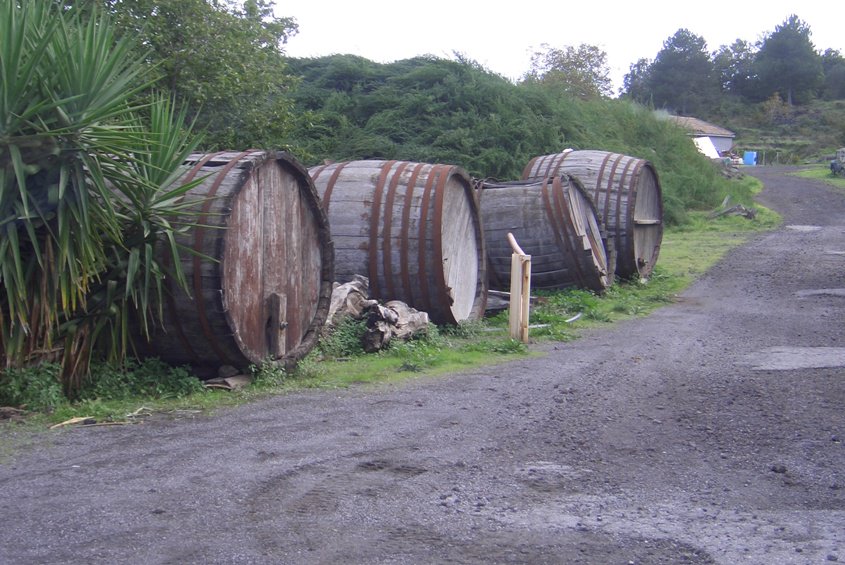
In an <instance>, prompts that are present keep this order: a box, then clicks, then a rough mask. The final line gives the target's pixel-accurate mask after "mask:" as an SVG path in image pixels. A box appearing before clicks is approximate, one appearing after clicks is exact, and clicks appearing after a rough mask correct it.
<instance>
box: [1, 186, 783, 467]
mask: <svg viewBox="0 0 845 565" xmlns="http://www.w3.org/2000/svg"><path fill="white" fill-rule="evenodd" d="M735 186H736V187H737V190H736V191H735V193H733V194H732V196H731V197H732V199H733V200H732V201H733V202H746V203H751V201H752V200H753V194H755V193H756V192H757V191H759V188H760V187H759V184H757V185H755V184H754V182H752V181H748V182H745V181H744V182H742V183H736V184H735ZM757 209H758V214H757V216H756V218H755V219H754V220H748V219H745V218H742V217H738V216H724V217H720V218H718V219H709V218H708V214H707V213H704V212H695V213H690V219H689V222H688V223H687V224H685V225H684V226H683V227H680V228H670V229H667V230H666V232H665V233H664V237H663V240H662V244H661V251H660V256H659V259H658V263H657V265H656V267H655V269H654V273H653V275H652V276H651V277H650V279H649V280H648V281H639V280H634V281H627V282H617V284H615V285H613V286H612V287H611V288H610V289H608V290H607V291H606V292H605V293H604V294H603V295H601V296H598V295H596V294H594V293H591V292H588V291H584V290H577V289H570V290H565V291H557V292H542V293H539V292H538V293H535V295H536V297H537V300H536V303H535V305H534V306H533V307H532V310H531V320H530V324H531V326H532V327H531V330H530V335H531V340H532V342H533V343H539V342H544V341H568V340H572V339H577V338H578V336H579V332H581V331H582V330H584V329H587V328H593V327H596V326H602V325H607V324H612V323H614V322H616V321H619V320H622V319H626V318H632V317H637V316H644V315H647V314H648V313H650V312H652V311H654V310H655V309H656V308H659V307H661V306H664V305H666V304H669V303H671V302H673V301H674V300H675V298H676V296H677V294H678V293H679V292H680V291H682V290H683V289H684V288H686V287H687V286H688V285H689V284H690V283H692V282H693V281H694V280H695V279H696V278H698V277H699V276H700V275H701V274H703V273H704V272H706V271H707V270H708V269H710V268H711V267H713V266H714V265H715V264H716V263H717V262H718V261H719V260H720V259H721V258H722V257H723V256H724V254H725V253H726V252H728V251H729V250H730V249H732V248H734V247H736V246H738V245H740V244H742V243H743V242H745V241H746V240H747V239H748V238H749V237H751V236H752V235H754V234H755V233H757V232H760V231H763V230H769V229H772V228H774V227H775V226H777V225H778V224H779V222H780V218H779V217H778V216H777V215H776V214H774V213H773V212H771V211H768V210H765V209H760V208H759V207H757ZM576 317H577V320H574V321H573V318H576ZM507 328H508V320H507V312H502V313H499V314H498V315H496V316H493V317H489V318H486V319H485V320H483V321H480V322H472V323H466V324H461V325H459V326H457V327H437V326H434V325H430V326H429V327H428V329H427V331H426V332H424V333H423V334H422V335H420V336H419V337H417V338H415V339H412V340H410V341H408V342H394V343H392V344H391V346H390V347H389V348H388V349H386V350H384V351H381V352H379V353H376V354H369V355H368V354H365V353H363V351H362V348H361V341H360V338H361V335H362V334H363V332H364V331H365V326H364V324H363V322H360V321H355V320H347V321H346V322H343V323H342V324H341V325H340V326H339V328H338V329H337V330H336V331H335V332H334V333H333V334H332V335H331V336H330V337H328V338H325V339H323V340H321V342H320V344H319V346H318V347H317V348H316V349H315V350H314V351H313V352H312V353H311V354H310V355H308V356H307V357H306V358H305V359H304V360H302V361H301V362H300V363H299V366H298V367H297V369H296V370H295V371H293V372H292V373H287V372H286V371H284V370H283V369H282V368H280V367H278V366H277V365H274V364H272V363H263V364H260V365H259V366H256V367H253V368H252V376H253V382H252V384H251V385H249V386H247V387H245V388H243V389H240V390H237V391H220V390H213V389H206V388H203V387H202V386H199V381H197V380H196V379H194V378H193V377H191V376H190V375H189V374H187V372H186V371H185V370H184V369H180V368H170V367H166V366H164V365H163V364H151V362H145V363H142V364H135V365H132V366H131V367H124V368H123V369H120V368H108V367H103V368H101V369H100V370H99V371H100V372H97V373H95V377H96V378H95V379H93V380H92V382H91V383H90V384H89V386H88V387H87V388H86V389H85V390H83V393H82V394H81V395H80V398H78V399H77V400H76V401H74V402H68V401H67V400H65V399H63V397H62V396H61V394H60V389H58V388H56V387H55V383H57V382H58V381H57V377H56V375H55V371H56V370H57V368H56V367H50V366H43V367H40V368H37V374H20V373H15V372H14V371H12V372H10V371H5V372H0V393H4V394H5V393H8V391H13V392H14V393H15V394H16V395H17V396H14V397H11V396H9V395H8V394H7V397H5V398H4V397H0V405H2V404H6V405H14V406H20V405H25V406H27V407H28V408H29V409H30V410H33V411H34V413H33V414H32V415H31V416H29V417H28V418H26V422H27V424H26V425H25V426H2V427H0V433H2V435H3V436H6V435H7V432H4V431H2V430H4V429H5V430H11V431H12V435H14V434H16V433H19V432H21V431H22V430H23V429H24V428H26V427H30V426H31V427H32V429H43V428H44V427H45V426H47V425H50V424H53V423H57V422H63V421H66V420H68V419H70V418H75V417H83V416H84V417H91V418H94V419H95V420H97V421H98V422H122V421H123V422H125V421H135V420H132V418H133V417H138V416H139V415H140V416H144V415H149V414H153V413H156V414H165V415H166V414H173V415H175V416H180V415H197V414H209V413H211V412H213V411H214V410H215V409H220V408H224V407H228V406H235V405H238V404H241V403H244V402H249V401H252V400H255V399H258V398H262V397H266V396H268V395H276V394H284V393H287V392H290V391H296V390H302V389H306V388H339V387H349V386H358V385H366V384H378V383H390V382H397V381H402V380H406V379H410V378H419V377H421V376H423V375H424V376H432V375H438V374H443V373H453V372H457V371H461V370H466V369H470V368H475V367H481V366H484V365H490V364H495V363H500V362H503V361H507V360H511V359H514V358H518V357H524V356H526V355H534V354H538V353H535V352H532V351H531V350H530V348H529V347H526V346H525V345H524V344H522V343H519V342H516V341H514V340H511V339H510V338H509V337H508V330H507ZM33 370H35V369H33ZM28 371H30V370H29V369H28ZM10 379H11V380H10ZM10 383H12V384H10ZM26 383H30V384H31V386H32V387H33V388H31V389H29V388H28V387H27V386H24V385H25V384H26ZM27 395H28V396H27ZM133 414H134V416H133ZM16 430H17V431H16ZM0 455H2V454H0Z"/></svg>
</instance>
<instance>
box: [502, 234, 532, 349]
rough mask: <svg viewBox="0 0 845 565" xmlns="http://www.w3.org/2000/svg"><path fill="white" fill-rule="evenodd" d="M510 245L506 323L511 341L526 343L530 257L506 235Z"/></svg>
mask: <svg viewBox="0 0 845 565" xmlns="http://www.w3.org/2000/svg"><path fill="white" fill-rule="evenodd" d="M508 241H509V242H510V244H511V249H512V250H513V254H512V255H511V297H510V310H509V317H508V321H509V322H510V336H511V339H518V340H519V341H521V342H522V343H528V305H529V304H530V302H531V255H526V254H525V252H524V251H523V250H522V248H521V247H520V246H519V244H518V243H517V242H516V238H514V236H513V234H512V233H508Z"/></svg>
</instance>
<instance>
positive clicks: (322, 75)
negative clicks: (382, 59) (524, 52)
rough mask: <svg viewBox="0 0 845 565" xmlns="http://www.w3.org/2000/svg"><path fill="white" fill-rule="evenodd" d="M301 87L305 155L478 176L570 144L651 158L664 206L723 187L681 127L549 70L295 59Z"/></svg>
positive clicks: (712, 194)
mask: <svg viewBox="0 0 845 565" xmlns="http://www.w3.org/2000/svg"><path fill="white" fill-rule="evenodd" d="M290 68H291V69H292V70H294V71H296V72H297V73H299V74H300V75H301V85H300V88H299V90H298V91H297V94H296V100H297V103H298V104H299V105H300V108H301V110H302V111H304V112H306V111H307V112H311V113H312V114H313V115H314V117H315V122H314V124H315V125H314V126H313V127H311V128H308V129H305V130H301V131H299V132H298V133H297V136H298V137H297V141H295V142H294V145H296V146H298V147H300V148H301V153H302V155H303V158H304V159H305V160H306V161H307V160H310V161H311V162H312V163H314V164H316V163H318V162H319V161H321V160H323V159H330V160H334V161H344V160H352V159H366V158H380V159H405V160H411V161H422V162H437V163H443V162H445V163H452V164H457V165H460V166H462V167H463V168H465V169H466V170H468V171H469V172H470V174H472V175H473V176H475V177H479V178H497V179H501V180H513V179H516V178H520V177H521V175H522V170H523V169H524V168H525V166H526V165H527V164H528V162H529V161H530V160H531V159H532V158H534V157H536V156H538V155H545V154H549V153H557V152H560V151H561V150H563V149H564V148H566V147H572V148H575V149H602V150H607V151H616V152H620V153H624V154H628V155H633V156H636V157H640V158H643V159H648V160H650V161H652V162H654V163H655V166H656V168H657V170H658V173H659V174H660V178H661V183H662V186H663V190H664V198H665V203H666V206H665V215H666V219H667V221H668V222H670V223H677V222H682V221H683V220H684V218H685V214H686V212H685V210H686V209H687V208H696V207H704V208H706V207H712V206H715V205H716V204H718V203H719V202H720V201H721V199H722V198H723V197H724V190H725V186H724V183H723V182H722V181H721V180H720V179H719V178H718V174H717V171H716V169H715V168H714V167H713V165H712V164H711V163H710V162H709V161H708V160H707V159H706V158H704V157H702V156H701V155H700V154H699V153H698V151H697V150H696V149H695V146H694V145H693V143H692V142H691V141H690V140H689V138H688V137H687V135H686V134H685V132H683V131H681V130H679V129H678V128H676V127H675V126H673V125H671V124H670V123H668V122H667V121H661V120H659V119H657V118H656V117H655V116H654V115H653V113H652V112H650V111H649V110H647V109H646V108H644V107H641V106H638V105H635V104H632V103H630V102H627V101H620V100H610V99H607V98H594V99H590V100H582V99H580V98H578V97H572V96H570V95H568V94H567V93H566V92H564V91H562V90H561V89H555V88H554V87H552V86H550V85H548V84H543V83H542V82H541V81H531V80H529V81H526V82H524V83H522V84H519V85H516V84H513V83H511V82H509V81H507V80H506V79H504V78H502V77H500V76H497V75H494V74H491V73H489V72H488V71H486V70H484V69H483V68H481V67H479V66H478V65H477V64H475V63H472V62H468V61H463V60H458V61H448V60H443V59H435V58H431V57H420V58H416V59H409V60H406V61H399V62H396V63H392V64H388V65H383V64H378V63H373V62H371V61H367V60H366V59H362V58H360V57H353V56H340V55H336V56H331V57H322V58H318V59H299V60H292V61H291V62H290Z"/></svg>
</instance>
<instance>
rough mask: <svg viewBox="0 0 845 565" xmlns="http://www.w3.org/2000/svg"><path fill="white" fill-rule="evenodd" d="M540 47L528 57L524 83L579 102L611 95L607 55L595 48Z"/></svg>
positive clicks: (580, 46) (544, 45)
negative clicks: (544, 88)
mask: <svg viewBox="0 0 845 565" xmlns="http://www.w3.org/2000/svg"><path fill="white" fill-rule="evenodd" d="M540 47H541V50H540V51H536V52H535V53H534V54H533V55H532V56H531V69H530V70H529V71H528V73H527V74H526V75H525V80H526V81H534V82H540V83H542V84H545V85H546V86H549V87H552V88H556V89H559V90H560V91H561V92H565V93H566V94H569V95H570V96H576V97H578V98H598V97H600V96H610V95H611V94H612V88H611V82H610V69H609V68H608V66H607V53H605V52H604V51H602V50H601V49H599V48H598V47H596V46H595V45H586V44H581V45H579V46H578V47H573V46H571V45H568V46H566V47H564V48H562V49H558V48H555V47H551V46H550V45H548V44H545V43H544V44H542V45H541V46H540Z"/></svg>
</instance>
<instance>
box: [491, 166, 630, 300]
mask: <svg viewBox="0 0 845 565" xmlns="http://www.w3.org/2000/svg"><path fill="white" fill-rule="evenodd" d="M476 186H477V187H478V188H480V198H479V200H480V204H481V219H482V223H483V225H484V235H485V239H486V243H487V257H488V259H489V261H488V266H489V270H490V286H491V287H492V288H494V289H497V290H508V287H509V285H510V269H511V253H512V251H511V246H510V244H509V243H508V239H507V235H508V232H510V233H513V235H514V237H515V238H516V240H517V242H518V243H519V245H520V247H522V249H523V251H525V253H527V254H528V255H531V288H532V289H533V288H537V289H562V288H572V287H575V288H584V289H588V290H592V291H595V292H602V291H604V290H606V289H607V288H608V287H609V286H610V285H611V284H613V277H614V273H613V268H614V260H615V257H614V253H613V249H612V247H611V248H610V249H608V242H607V240H606V236H605V234H604V230H603V228H602V225H601V220H600V218H599V216H598V213H597V211H596V208H595V206H594V205H593V202H592V200H590V197H589V195H588V194H587V192H586V191H585V190H584V188H583V187H582V186H581V185H580V184H579V183H578V182H577V180H575V179H574V178H573V177H570V176H569V175H566V174H563V175H557V176H554V177H549V178H545V179H542V180H530V181H517V182H506V183H491V182H487V181H478V182H477V183H476Z"/></svg>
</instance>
